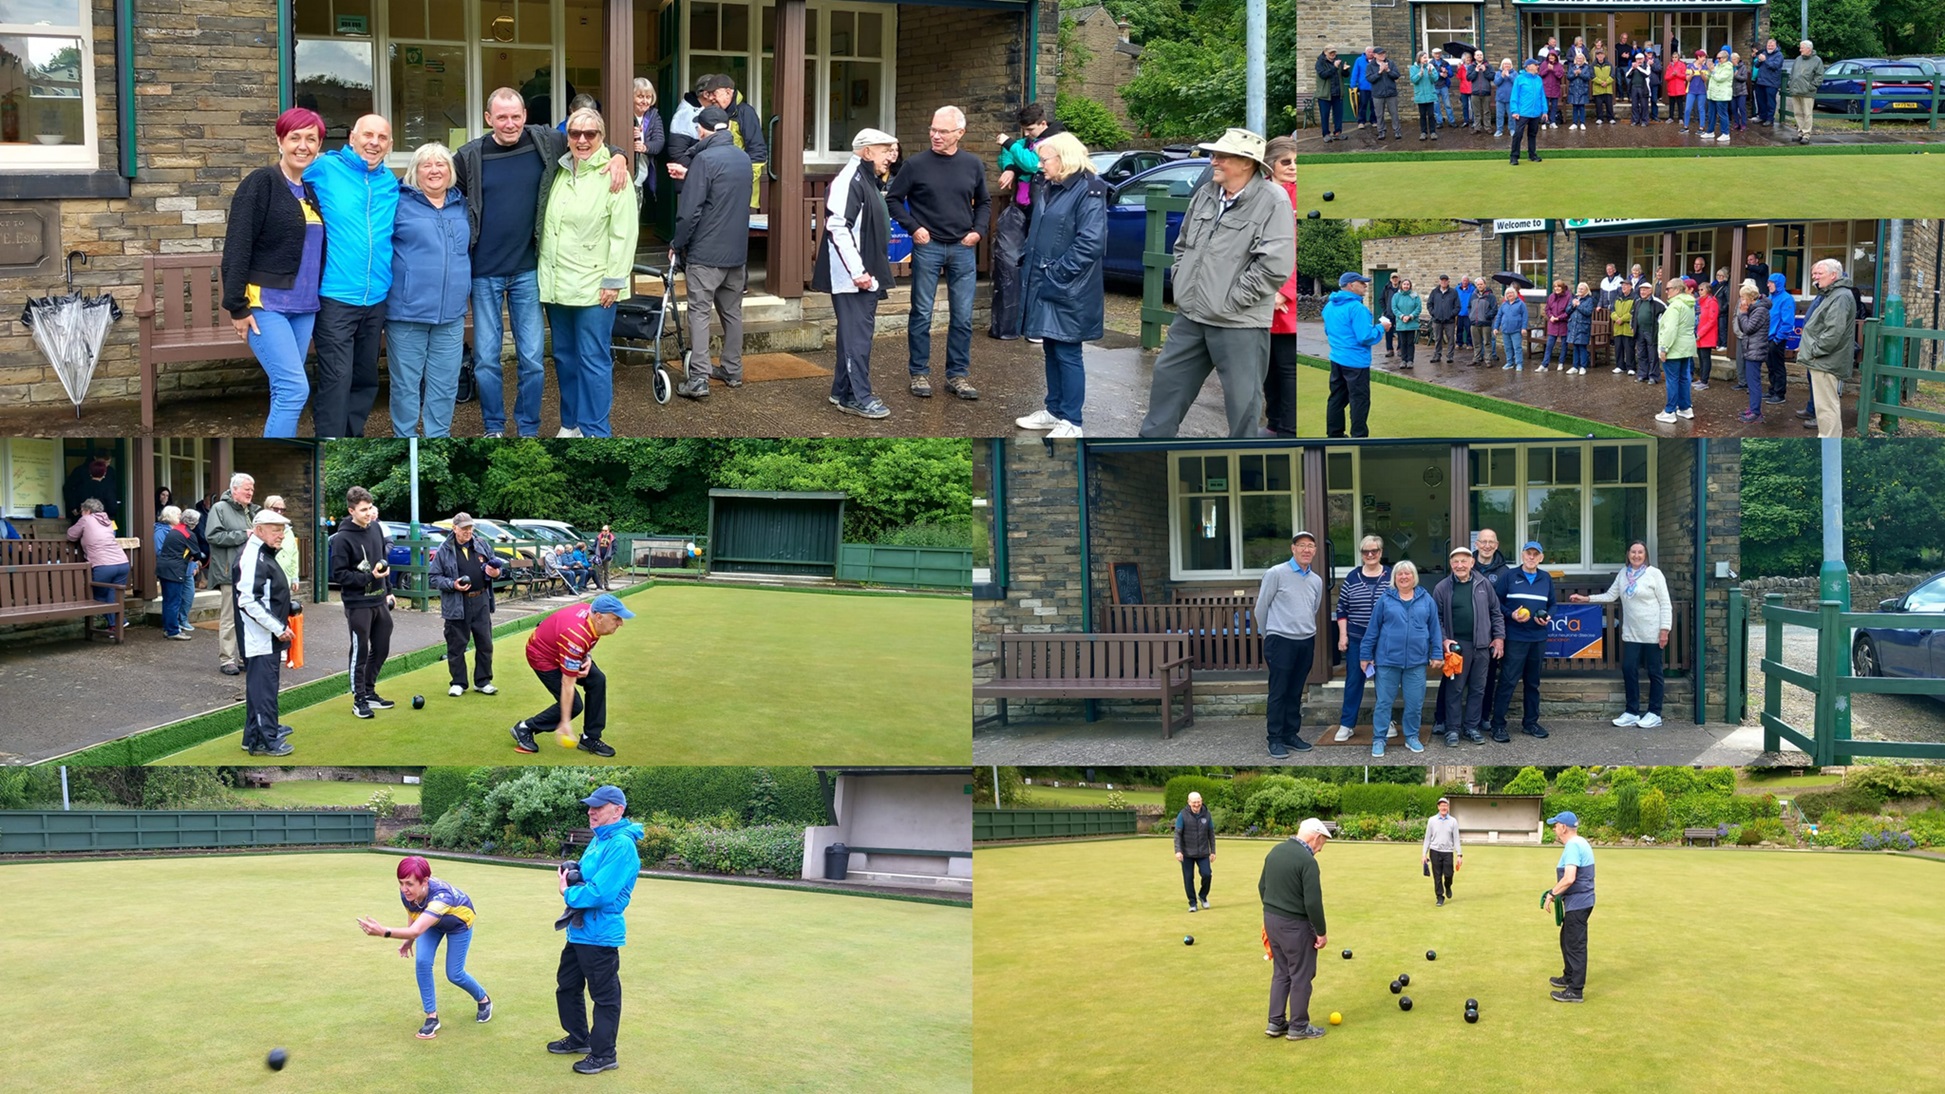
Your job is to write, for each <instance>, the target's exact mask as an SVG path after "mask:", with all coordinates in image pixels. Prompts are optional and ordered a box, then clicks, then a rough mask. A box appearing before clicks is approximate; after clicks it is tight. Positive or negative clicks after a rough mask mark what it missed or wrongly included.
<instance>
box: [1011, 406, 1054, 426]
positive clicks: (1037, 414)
mask: <svg viewBox="0 0 1945 1094" xmlns="http://www.w3.org/2000/svg"><path fill="white" fill-rule="evenodd" d="M1013 424H1014V425H1017V426H1019V427H1020V428H1021V429H1052V428H1053V427H1055V426H1057V425H1059V424H1060V419H1059V418H1056V417H1054V416H1053V415H1051V414H1049V413H1047V412H1046V411H1044V410H1036V411H1034V412H1033V413H1031V414H1029V415H1027V416H1026V417H1024V418H1015V419H1013Z"/></svg>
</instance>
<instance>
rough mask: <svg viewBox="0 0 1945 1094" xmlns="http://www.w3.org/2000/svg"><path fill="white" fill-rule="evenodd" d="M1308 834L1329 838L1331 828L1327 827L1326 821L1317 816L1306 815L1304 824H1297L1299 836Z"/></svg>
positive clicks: (1300, 837) (1302, 836)
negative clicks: (1325, 825)
mask: <svg viewBox="0 0 1945 1094" xmlns="http://www.w3.org/2000/svg"><path fill="white" fill-rule="evenodd" d="M1307 836H1322V837H1324V838H1325V839H1329V838H1330V829H1328V828H1325V827H1324V822H1323V821H1320V820H1318V819H1317V818H1316V817H1306V818H1304V822H1303V823H1302V824H1299V825H1297V837H1298V838H1299V839H1302V838H1304V837H1307Z"/></svg>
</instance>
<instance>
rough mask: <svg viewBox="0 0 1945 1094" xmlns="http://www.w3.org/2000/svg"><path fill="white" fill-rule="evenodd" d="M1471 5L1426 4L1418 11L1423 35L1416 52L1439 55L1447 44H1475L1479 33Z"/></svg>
mask: <svg viewBox="0 0 1945 1094" xmlns="http://www.w3.org/2000/svg"><path fill="white" fill-rule="evenodd" d="M1473 11H1474V9H1473V6H1472V5H1471V4H1426V5H1424V6H1423V7H1421V8H1420V9H1419V12H1420V14H1421V15H1422V17H1423V24H1422V25H1423V28H1424V33H1423V34H1422V35H1421V37H1420V39H1419V47H1418V52H1421V53H1439V52H1441V51H1442V49H1443V47H1444V45H1445V43H1447V42H1468V43H1471V42H1477V41H1478V40H1479V37H1478V35H1479V31H1478V29H1477V26H1476V24H1475V23H1474V22H1473Z"/></svg>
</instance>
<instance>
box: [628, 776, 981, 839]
mask: <svg viewBox="0 0 1945 1094" xmlns="http://www.w3.org/2000/svg"><path fill="white" fill-rule="evenodd" d="M1008 770H1010V769H1002V770H1001V776H1000V777H1001V779H1002V780H1005V779H1006V773H1007V771H1008ZM758 771H763V772H765V773H767V774H768V775H769V776H770V778H771V780H772V781H773V782H774V783H775V784H776V791H775V802H776V804H775V820H776V821H777V822H778V823H782V822H786V821H787V822H789V823H791V824H796V825H811V824H822V823H824V795H823V792H822V791H821V790H820V789H819V788H818V785H817V772H816V771H814V770H812V769H810V768H808V767H770V768H756V767H731V766H720V767H637V768H631V769H629V770H628V771H627V772H626V773H625V774H616V775H613V776H611V777H612V778H614V780H615V782H616V785H618V786H620V787H621V788H622V790H623V791H625V792H626V793H627V794H628V807H629V809H630V810H632V811H636V812H642V811H653V810H657V809H660V810H663V811H665V812H669V813H673V814H675V815H676V816H678V817H683V818H685V819H688V820H697V819H700V818H702V817H709V816H715V815H717V814H720V813H722V812H724V811H728V812H731V813H734V814H736V815H737V816H738V817H739V818H740V817H742V816H743V815H744V810H745V809H746V808H747V807H748V806H749V803H750V800H751V798H752V796H753V795H754V793H755V790H756V783H757V781H758V777H757V772H758ZM990 771H991V769H990V768H989V769H988V772H989V773H988V775H987V779H988V780H989V782H990V779H991V774H990ZM1014 777H1015V778H1018V775H1017V773H1015V775H1014ZM987 792H988V801H989V802H990V800H991V799H990V794H991V788H990V786H989V787H988V788H987Z"/></svg>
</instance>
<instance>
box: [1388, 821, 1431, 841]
mask: <svg viewBox="0 0 1945 1094" xmlns="http://www.w3.org/2000/svg"><path fill="white" fill-rule="evenodd" d="M1384 835H1385V838H1386V839H1393V840H1397V841H1398V842H1400V843H1422V842H1424V840H1425V818H1424V817H1404V818H1401V819H1397V820H1391V821H1388V822H1386V824H1385V832H1384Z"/></svg>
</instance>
